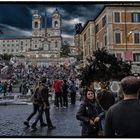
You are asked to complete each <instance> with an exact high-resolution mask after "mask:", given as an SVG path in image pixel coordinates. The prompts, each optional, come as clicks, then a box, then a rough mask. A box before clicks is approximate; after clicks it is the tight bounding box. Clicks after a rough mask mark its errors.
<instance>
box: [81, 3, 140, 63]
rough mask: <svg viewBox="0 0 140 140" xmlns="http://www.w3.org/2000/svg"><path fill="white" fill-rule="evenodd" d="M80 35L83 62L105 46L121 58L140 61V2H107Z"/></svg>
mask: <svg viewBox="0 0 140 140" xmlns="http://www.w3.org/2000/svg"><path fill="white" fill-rule="evenodd" d="M80 35H81V40H80V41H82V48H83V61H84V64H86V63H87V61H86V58H88V57H90V55H91V54H92V51H94V50H97V49H98V48H102V47H105V48H107V50H108V51H109V52H110V53H112V54H115V56H116V57H117V58H118V59H122V60H124V61H131V62H133V63H140V5H139V4H122V5H121V4H120V5H116V4H113V5H105V7H104V8H103V10H102V11H101V12H100V13H99V15H98V16H97V17H96V18H95V20H93V21H88V22H87V23H86V24H85V26H84V27H83V29H82V31H81V33H80Z"/></svg>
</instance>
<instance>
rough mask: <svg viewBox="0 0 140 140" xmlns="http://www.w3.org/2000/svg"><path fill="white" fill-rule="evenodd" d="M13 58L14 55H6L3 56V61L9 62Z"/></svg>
mask: <svg viewBox="0 0 140 140" xmlns="http://www.w3.org/2000/svg"><path fill="white" fill-rule="evenodd" d="M11 57H13V55H12V54H7V53H4V54H3V55H2V59H3V60H6V61H9V60H10V59H11Z"/></svg>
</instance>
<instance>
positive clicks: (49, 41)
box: [0, 9, 62, 65]
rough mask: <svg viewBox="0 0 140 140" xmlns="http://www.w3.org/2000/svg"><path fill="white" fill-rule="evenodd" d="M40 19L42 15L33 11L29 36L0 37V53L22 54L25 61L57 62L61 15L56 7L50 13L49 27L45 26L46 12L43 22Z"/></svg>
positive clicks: (60, 39) (59, 45)
mask: <svg viewBox="0 0 140 140" xmlns="http://www.w3.org/2000/svg"><path fill="white" fill-rule="evenodd" d="M42 19H43V18H42V15H41V14H40V13H39V12H38V11H34V13H33V15H32V36H31V37H23V38H21V37H17V38H1V39H0V54H4V53H7V54H13V55H24V56H25V61H26V62H27V63H33V64H35V63H36V64H40V65H45V64H54V65H56V64H58V63H59V60H60V59H59V58H60V48H61V45H62V37H61V15H60V13H59V11H58V10H57V9H56V10H55V11H54V12H53V13H52V27H51V28H48V26H47V16H46V13H45V21H44V23H43V20H42ZM43 24H44V27H43V26H42V25H43Z"/></svg>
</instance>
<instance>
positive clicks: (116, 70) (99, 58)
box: [81, 48, 131, 85]
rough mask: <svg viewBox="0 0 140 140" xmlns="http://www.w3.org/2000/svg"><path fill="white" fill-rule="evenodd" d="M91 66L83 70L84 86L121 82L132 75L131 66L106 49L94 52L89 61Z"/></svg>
mask: <svg viewBox="0 0 140 140" xmlns="http://www.w3.org/2000/svg"><path fill="white" fill-rule="evenodd" d="M88 62H89V64H88V65H86V66H85V67H84V68H83V69H82V74H81V78H82V84H83V85H90V83H91V82H93V81H105V82H107V81H109V80H114V79H115V80H121V79H122V78H124V77H125V76H128V75H131V65H130V64H128V63H126V62H124V61H122V60H118V59H117V57H115V55H113V54H109V53H108V52H107V50H106V49H105V48H103V49H101V50H97V51H95V52H93V56H92V57H91V58H90V59H88Z"/></svg>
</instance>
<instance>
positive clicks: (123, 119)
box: [105, 76, 140, 137]
mask: <svg viewBox="0 0 140 140" xmlns="http://www.w3.org/2000/svg"><path fill="white" fill-rule="evenodd" d="M121 86H122V90H123V94H124V99H123V100H122V101H119V102H118V103H117V104H115V105H113V106H111V107H110V108H109V110H108V112H107V114H106V118H105V136H107V137H115V136H117V137H138V136H140V100H138V92H139V90H140V80H139V79H137V78H136V77H134V76H128V77H125V78H123V79H122V80H121Z"/></svg>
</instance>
